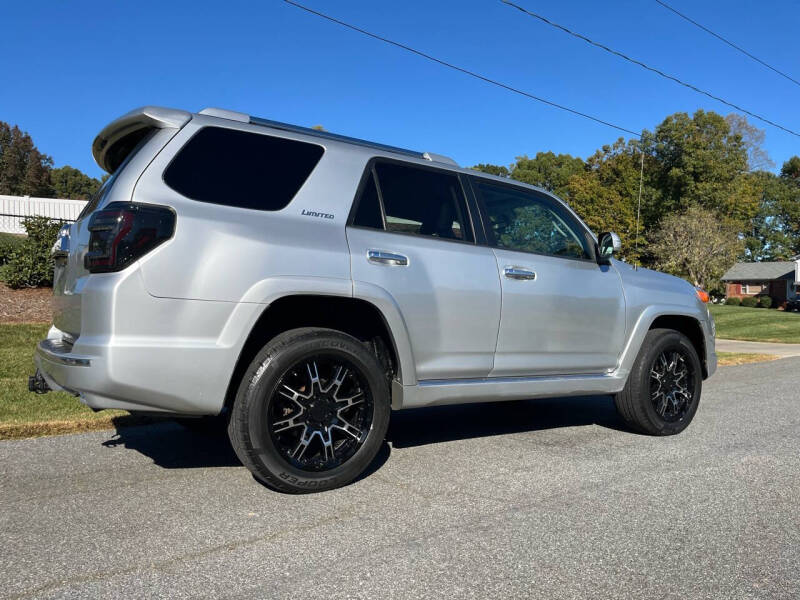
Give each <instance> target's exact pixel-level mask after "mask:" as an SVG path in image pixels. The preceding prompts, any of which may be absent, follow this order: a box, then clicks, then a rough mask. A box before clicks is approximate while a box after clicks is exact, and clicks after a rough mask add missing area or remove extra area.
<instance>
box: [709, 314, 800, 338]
mask: <svg viewBox="0 0 800 600" xmlns="http://www.w3.org/2000/svg"><path fill="white" fill-rule="evenodd" d="M709 310H710V311H711V314H712V315H714V320H715V321H716V322H717V337H718V338H723V339H728V340H747V341H750V342H783V343H793V344H800V313H796V312H784V311H782V310H775V309H771V308H746V307H744V306H724V305H723V306H718V305H716V304H712V305H710V306H709Z"/></svg>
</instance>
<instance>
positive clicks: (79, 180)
mask: <svg viewBox="0 0 800 600" xmlns="http://www.w3.org/2000/svg"><path fill="white" fill-rule="evenodd" d="M50 184H51V186H52V189H53V197H55V198H70V199H72V200H88V199H89V198H91V197H92V196H93V195H94V194H95V192H97V190H98V189H99V188H100V181H99V180H98V179H95V178H94V177H89V176H88V175H86V174H85V173H83V172H82V171H80V170H78V169H75V168H73V167H70V166H69V165H67V166H64V167H60V168H58V169H53V170H52V171H50Z"/></svg>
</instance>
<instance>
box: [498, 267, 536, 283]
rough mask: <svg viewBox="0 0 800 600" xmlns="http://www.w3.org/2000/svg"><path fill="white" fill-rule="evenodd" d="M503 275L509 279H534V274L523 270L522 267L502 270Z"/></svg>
mask: <svg viewBox="0 0 800 600" xmlns="http://www.w3.org/2000/svg"><path fill="white" fill-rule="evenodd" d="M503 275H505V276H506V277H508V278H509V279H524V280H532V279H536V272H535V271H529V270H528V269H523V268H522V267H506V268H504V269H503Z"/></svg>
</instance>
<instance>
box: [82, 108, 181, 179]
mask: <svg viewBox="0 0 800 600" xmlns="http://www.w3.org/2000/svg"><path fill="white" fill-rule="evenodd" d="M191 118H192V113H190V112H187V111H185V110H178V109H175V108H162V107H160V106H143V107H141V108H137V109H134V110H132V111H130V112H129V113H125V114H124V115H122V116H121V117H119V118H118V119H115V120H113V121H112V122H111V123H109V124H108V125H106V126H105V127H104V128H103V130H102V131H101V132H100V133H98V134H97V137H96V138H94V142H92V156H94V160H95V161H96V162H97V164H98V165H100V168H101V169H103V170H104V171H107V172H108V173H113V172H114V171H115V170H116V169H117V167H119V163H121V162H122V160H123V159H124V157H122V158H120V157H119V156H118V154H117V153H112V152H110V150H111V149H112V148H113V147H114V144H115V143H116V142H118V141H120V140H121V139H122V138H124V137H126V136H128V135H130V134H131V133H134V132H136V131H139V130H141V129H164V128H168V127H169V128H175V129H180V128H181V127H183V126H184V125H186V123H188V122H189V120H190V119H191Z"/></svg>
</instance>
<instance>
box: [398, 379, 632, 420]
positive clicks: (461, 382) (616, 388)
mask: <svg viewBox="0 0 800 600" xmlns="http://www.w3.org/2000/svg"><path fill="white" fill-rule="evenodd" d="M623 387H625V378H624V376H622V373H620V372H618V371H617V372H614V373H609V374H605V375H548V376H541V377H484V378H480V379H428V380H423V381H420V382H419V383H417V385H402V384H400V382H398V381H393V382H392V408H393V409H395V410H398V409H401V408H403V409H405V408H418V407H421V406H437V405H442V404H467V403H473V402H501V401H504V400H527V399H529V398H554V397H558V396H587V395H608V394H616V393H618V392H621V391H622V388H623Z"/></svg>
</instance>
